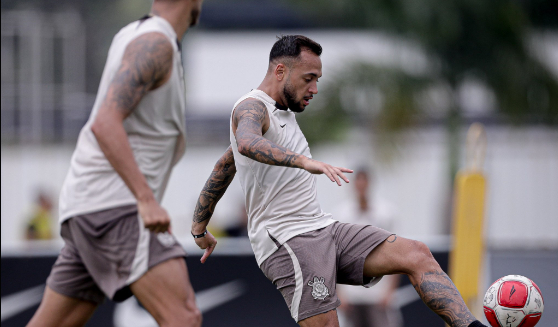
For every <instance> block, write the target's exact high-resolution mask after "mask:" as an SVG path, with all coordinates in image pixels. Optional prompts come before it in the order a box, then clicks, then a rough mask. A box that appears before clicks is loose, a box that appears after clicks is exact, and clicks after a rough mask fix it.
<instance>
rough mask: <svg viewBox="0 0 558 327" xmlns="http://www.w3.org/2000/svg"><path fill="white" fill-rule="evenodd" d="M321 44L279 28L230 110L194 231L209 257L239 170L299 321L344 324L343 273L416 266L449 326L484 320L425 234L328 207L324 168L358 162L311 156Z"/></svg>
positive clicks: (253, 231) (270, 263)
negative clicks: (309, 129)
mask: <svg viewBox="0 0 558 327" xmlns="http://www.w3.org/2000/svg"><path fill="white" fill-rule="evenodd" d="M321 52H322V48H321V46H320V45H319V44H318V43H316V42H314V41H312V40H310V39H309V38H307V37H304V36H301V35H288V36H283V37H281V38H279V40H278V41H277V42H276V43H275V44H274V45H273V47H272V49H271V53H270V56H269V67H268V71H267V74H266V76H265V78H264V80H263V82H262V83H261V84H260V86H259V87H258V88H257V89H255V90H252V91H251V92H249V93H248V94H246V95H245V96H243V97H241V98H240V99H239V100H238V102H237V103H236V104H235V105H234V107H233V111H232V115H231V134H230V140H231V146H230V147H229V148H228V149H227V151H226V152H225V154H224V155H223V156H222V157H221V158H220V159H219V161H218V162H217V164H216V165H215V167H214V169H213V172H212V173H211V175H210V177H209V179H208V180H207V182H206V184H205V186H204V188H203V190H202V192H201V194H200V197H199V200H198V203H197V206H196V210H195V213H194V219H193V223H192V235H193V236H194V238H195V241H196V243H197V244H198V246H199V247H200V248H202V249H206V251H205V253H204V255H203V256H202V258H201V262H202V263H203V262H205V260H207V257H208V256H209V255H210V254H211V253H212V252H213V249H214V248H215V246H216V244H217V242H216V240H215V238H214V237H213V236H212V235H211V233H209V232H208V231H207V229H206V226H207V224H208V222H209V219H210V218H211V216H212V214H213V211H214V209H215V206H216V204H217V202H218V201H219V199H220V198H221V196H222V195H223V194H224V193H225V191H226V189H227V187H228V185H229V184H230V182H231V181H232V179H233V178H234V177H235V175H238V177H239V179H240V183H241V185H242V188H243V191H244V193H245V196H246V210H247V214H248V234H249V237H250V242H251V244H252V248H253V250H254V254H255V255H256V260H257V262H258V265H259V266H260V269H261V270H262V271H263V273H264V274H265V275H266V276H267V278H268V279H270V280H271V281H272V282H273V283H274V284H275V285H276V286H277V289H278V290H279V291H280V292H281V294H282V295H283V297H284V298H285V301H286V303H287V305H288V307H289V309H290V312H291V315H292V317H293V318H294V319H295V321H296V322H298V323H299V324H300V326H320V327H323V326H338V325H339V322H338V319H337V312H336V308H337V307H338V306H339V305H340V302H339V300H338V299H337V295H336V292H335V288H336V283H340V284H350V285H361V286H365V287H370V286H372V285H374V284H375V283H377V282H378V281H379V279H380V278H382V276H384V275H389V274H407V275H408V276H409V278H410V280H411V282H412V283H413V285H414V287H415V289H416V291H417V292H418V294H419V295H420V297H421V298H422V300H423V301H424V302H425V303H426V305H427V306H428V307H430V308H431V309H432V310H433V311H434V312H435V313H437V314H438V315H439V316H440V317H441V318H443V319H444V320H445V321H446V322H447V323H448V324H449V325H450V326H452V327H453V326H455V327H468V326H469V327H473V326H475V327H476V326H484V325H483V324H481V323H480V322H479V321H477V320H476V319H475V318H474V317H473V315H472V314H471V313H470V312H469V310H468V309H467V307H466V306H465V303H464V302H463V299H462V298H461V296H460V294H459V292H458V291H457V289H456V288H455V286H454V285H453V283H452V282H451V280H450V279H449V277H448V276H447V275H446V274H445V273H444V272H443V271H442V269H441V268H440V266H439V265H438V263H437V262H436V261H435V260H434V258H433V257H432V254H431V253H430V251H429V249H428V247H426V245H424V244H423V243H421V242H418V241H413V240H409V239H405V238H402V237H398V236H396V235H394V234H392V233H390V232H388V231H385V230H383V229H380V228H377V227H374V226H370V225H358V224H346V223H339V222H337V221H335V220H334V219H333V218H332V217H331V215H330V214H328V213H325V212H323V211H322V210H321V209H320V206H319V203H318V202H317V199H316V175H317V174H325V175H327V177H328V178H329V179H330V180H331V181H332V182H336V183H337V184H338V185H339V186H341V180H343V181H345V182H346V183H348V182H349V180H348V179H347V177H346V176H345V175H344V173H351V172H352V170H350V169H346V168H341V167H335V166H332V165H329V164H326V163H323V162H320V161H317V160H314V159H312V156H311V155H310V150H309V148H308V143H307V142H306V139H305V138H304V135H303V134H302V132H301V130H300V128H299V127H298V124H297V123H296V119H295V113H301V112H303V111H304V110H305V108H306V106H308V104H309V102H310V100H311V99H312V98H313V96H314V95H315V94H317V93H318V86H317V82H318V79H319V78H320V77H321V76H322V63H321V60H320V54H321Z"/></svg>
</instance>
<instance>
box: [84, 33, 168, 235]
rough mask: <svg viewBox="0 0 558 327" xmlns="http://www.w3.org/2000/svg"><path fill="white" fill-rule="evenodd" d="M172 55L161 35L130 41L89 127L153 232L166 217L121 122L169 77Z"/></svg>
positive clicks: (164, 224) (160, 228)
mask: <svg viewBox="0 0 558 327" xmlns="http://www.w3.org/2000/svg"><path fill="white" fill-rule="evenodd" d="M172 58H173V48H172V45H171V43H170V41H169V39H168V38H167V37H166V36H164V35H163V34H160V33H155V32H154V33H146V34H144V35H141V36H139V37H137V38H136V39H135V40H133V41H132V42H130V44H128V46H127V48H126V50H125V52H124V56H123V58H122V64H121V66H120V68H119V69H118V72H116V74H115V76H114V78H113V80H112V82H111V84H110V86H109V88H108V91H107V95H106V97H105V99H104V101H103V103H102V104H101V107H100V108H99V112H98V113H97V116H96V117H95V121H94V122H93V125H92V126H91V130H92V132H93V134H94V135H95V137H96V139H97V142H98V143H99V146H100V147H101V150H102V151H103V153H104V154H105V156H106V158H107V159H108V161H109V162H110V164H111V165H112V167H113V168H114V170H115V171H116V172H117V173H118V175H120V177H121V178H122V180H124V182H125V183H126V186H128V188H129V189H130V191H131V192H132V193H133V194H134V196H135V198H136V199H137V201H138V210H139V214H140V216H141V217H142V219H143V221H144V224H145V227H147V228H149V229H150V230H152V231H154V232H164V231H166V230H167V229H168V228H169V224H170V219H169V217H168V214H167V212H166V211H165V210H164V209H163V208H161V207H160V206H159V204H158V203H157V201H156V200H155V197H154V196H153V191H152V190H151V189H150V188H149V185H148V184H147V181H146V179H145V176H144V175H143V174H142V173H141V171H140V169H139V167H138V165H137V163H136V161H135V159H134V154H133V152H132V148H131V147H130V143H129V142H128V136H127V134H126V131H125V130H124V126H123V125H122V123H123V121H124V119H126V117H128V115H130V114H131V113H132V111H133V110H134V109H135V108H136V106H137V105H138V103H139V102H140V100H141V99H142V98H143V96H145V94H146V93H147V92H149V91H151V90H154V89H156V88H158V87H159V86H161V85H163V84H164V83H165V82H166V81H167V80H168V79H169V77H170V74H171V72H172V63H173V61H172Z"/></svg>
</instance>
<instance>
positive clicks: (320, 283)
mask: <svg viewBox="0 0 558 327" xmlns="http://www.w3.org/2000/svg"><path fill="white" fill-rule="evenodd" d="M324 281H325V278H323V277H321V278H318V277H314V281H309V282H308V286H312V296H313V297H314V300H323V299H325V298H326V297H327V296H328V295H329V289H328V288H327V286H325V284H324Z"/></svg>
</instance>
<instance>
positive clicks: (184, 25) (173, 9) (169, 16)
mask: <svg viewBox="0 0 558 327" xmlns="http://www.w3.org/2000/svg"><path fill="white" fill-rule="evenodd" d="M184 3H185V2H179V1H177V2H154V3H153V7H152V8H151V12H150V14H151V15H154V16H159V17H161V18H163V19H165V20H166V21H167V22H169V24H170V25H171V26H172V28H173V29H174V32H175V33H176V38H177V39H178V41H181V40H182V38H183V37H184V33H186V31H187V30H188V28H189V27H190V24H191V22H190V18H189V17H188V19H184V17H185V16H187V15H189V12H190V10H189V8H187V7H185V6H184Z"/></svg>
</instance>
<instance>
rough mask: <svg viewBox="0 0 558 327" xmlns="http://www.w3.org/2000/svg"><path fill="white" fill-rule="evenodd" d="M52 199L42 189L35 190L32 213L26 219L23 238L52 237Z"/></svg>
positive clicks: (48, 238)
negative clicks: (35, 195)
mask: <svg viewBox="0 0 558 327" xmlns="http://www.w3.org/2000/svg"><path fill="white" fill-rule="evenodd" d="M52 221H53V217H52V200H51V197H50V195H49V194H48V193H47V192H45V191H44V190H38V191H37V198H36V200H35V203H34V208H33V213H32V214H31V216H30V217H29V219H28V222H27V227H26V233H25V238H26V239H27V240H50V239H52V236H53V232H52Z"/></svg>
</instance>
